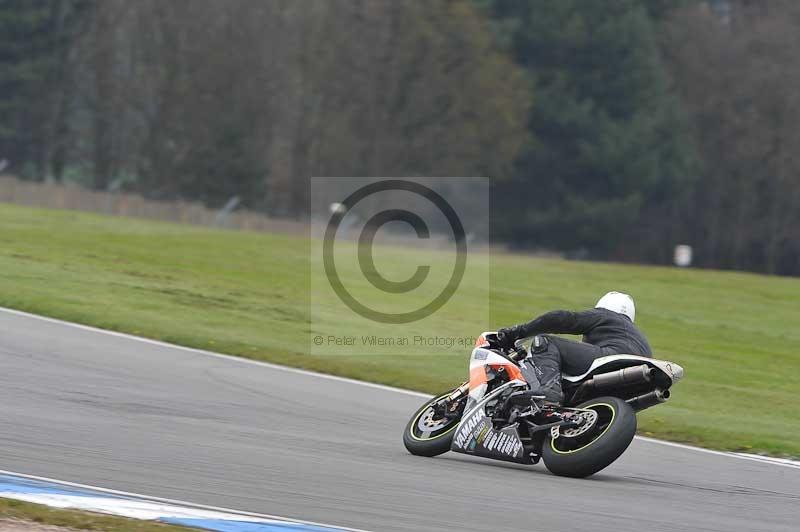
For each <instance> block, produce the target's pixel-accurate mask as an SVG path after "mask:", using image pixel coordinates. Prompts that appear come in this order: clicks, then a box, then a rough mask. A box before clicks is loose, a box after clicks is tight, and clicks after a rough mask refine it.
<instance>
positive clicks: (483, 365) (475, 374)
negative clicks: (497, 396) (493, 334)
mask: <svg viewBox="0 0 800 532" xmlns="http://www.w3.org/2000/svg"><path fill="white" fill-rule="evenodd" d="M486 334H490V333H483V334H481V335H480V336H479V337H478V339H477V340H475V349H473V350H472V356H471V357H470V360H469V396H470V397H471V398H472V399H474V400H476V401H479V400H480V399H481V398H482V397H483V396H484V395H485V394H486V386H487V383H488V382H489V377H488V375H487V372H490V371H491V372H498V371H505V372H506V373H507V375H508V378H509V380H510V381H519V382H521V383H524V382H526V381H525V378H524V377H523V376H522V372H521V371H520V369H519V367H517V365H516V364H514V363H513V362H511V361H510V360H508V359H506V358H504V357H502V356H500V355H498V354H497V353H495V352H494V351H492V350H490V349H488V347H489V342H488V341H487V340H486V336H485V335H486Z"/></svg>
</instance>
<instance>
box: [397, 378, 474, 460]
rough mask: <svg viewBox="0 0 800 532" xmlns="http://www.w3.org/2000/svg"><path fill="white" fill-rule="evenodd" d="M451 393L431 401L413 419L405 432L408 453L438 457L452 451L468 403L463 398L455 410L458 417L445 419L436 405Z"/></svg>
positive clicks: (404, 443)
mask: <svg viewBox="0 0 800 532" xmlns="http://www.w3.org/2000/svg"><path fill="white" fill-rule="evenodd" d="M450 393H451V392H447V393H445V394H442V395H440V396H439V397H436V398H435V399H431V400H430V401H428V402H427V403H425V404H424V405H422V407H421V408H420V409H419V410H417V411H416V412H415V413H414V415H413V416H412V417H411V420H410V421H409V422H408V425H406V430H405V431H404V432H403V445H405V446H406V449H408V452H410V453H411V454H415V455H417V456H436V455H439V454H442V453H446V452H447V451H449V450H450V445H451V444H452V442H453V434H455V429H456V427H457V426H458V423H459V422H460V421H461V414H462V413H463V410H464V403H465V402H466V398H462V399H461V400H460V404H458V405H456V408H454V411H456V412H457V413H458V415H456V416H454V417H450V418H447V417H444V415H442V414H440V413H439V412H437V410H436V409H435V408H434V405H435V404H436V403H437V402H438V401H441V400H442V399H444V398H445V397H447V396H448V395H450Z"/></svg>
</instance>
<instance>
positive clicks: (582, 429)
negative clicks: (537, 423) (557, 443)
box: [553, 410, 597, 438]
mask: <svg viewBox="0 0 800 532" xmlns="http://www.w3.org/2000/svg"><path fill="white" fill-rule="evenodd" d="M575 417H579V418H581V419H582V420H583V423H581V424H580V425H579V426H577V427H573V428H570V429H564V430H563V431H559V433H560V435H561V436H564V437H565V438H575V437H576V436H580V435H581V434H585V433H586V432H588V431H589V429H591V428H592V427H594V425H595V423H597V412H595V411H594V410H584V411H582V412H579V413H578V414H576V416H575ZM553 428H554V429H556V430H558V427H553Z"/></svg>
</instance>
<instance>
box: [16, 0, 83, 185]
mask: <svg viewBox="0 0 800 532" xmlns="http://www.w3.org/2000/svg"><path fill="white" fill-rule="evenodd" d="M84 3H85V0H0V159H7V160H8V161H9V162H10V163H11V164H12V168H14V169H15V170H16V171H17V172H21V173H23V174H28V175H33V176H37V177H40V176H42V175H43V174H44V173H45V172H47V171H48V166H49V165H51V164H53V165H55V166H59V165H60V164H61V161H59V160H58V159H59V157H60V151H61V150H60V146H58V145H57V144H58V138H57V137H58V135H59V132H58V131H57V130H58V129H59V128H60V127H61V125H62V124H63V122H64V119H65V117H64V111H65V109H64V107H65V105H66V102H65V101H64V98H63V96H64V94H65V93H66V92H67V89H68V88H67V84H66V82H65V77H66V76H67V69H68V66H67V54H66V51H67V50H68V47H69V46H70V38H71V35H70V31H71V29H72V28H73V27H74V25H75V22H76V20H77V18H78V15H79V13H80V11H81V9H82V6H83V4H84ZM57 171H58V172H60V170H57Z"/></svg>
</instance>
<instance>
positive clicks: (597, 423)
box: [542, 397, 636, 477]
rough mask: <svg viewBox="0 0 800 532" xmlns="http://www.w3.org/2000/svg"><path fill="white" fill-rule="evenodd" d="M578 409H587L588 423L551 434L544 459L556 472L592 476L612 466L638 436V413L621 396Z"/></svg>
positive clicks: (585, 419) (586, 420)
mask: <svg viewBox="0 0 800 532" xmlns="http://www.w3.org/2000/svg"><path fill="white" fill-rule="evenodd" d="M576 408H581V409H584V410H586V412H584V413H583V414H581V416H582V417H583V419H584V424H583V425H581V426H579V427H575V428H572V429H562V430H559V432H558V436H557V437H556V438H553V437H552V435H548V436H547V437H546V438H545V441H544V444H543V445H542V458H543V459H544V463H545V465H546V466H547V469H549V470H550V471H551V472H552V473H554V474H556V475H560V476H565V477H588V476H589V475H593V474H595V473H597V472H598V471H600V470H601V469H603V468H605V467H607V466H609V465H610V464H611V463H612V462H613V461H614V460H616V459H617V458H619V457H620V455H621V454H622V453H623V452H625V449H627V448H628V446H629V445H630V444H631V441H632V440H633V436H634V434H636V413H635V412H634V411H633V408H631V406H630V405H629V404H628V403H626V402H625V401H623V400H622V399H619V398H617V397H600V398H598V399H592V400H591V401H587V402H585V403H583V404H580V405H578V406H577V407H576Z"/></svg>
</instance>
